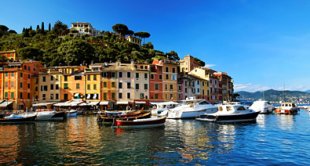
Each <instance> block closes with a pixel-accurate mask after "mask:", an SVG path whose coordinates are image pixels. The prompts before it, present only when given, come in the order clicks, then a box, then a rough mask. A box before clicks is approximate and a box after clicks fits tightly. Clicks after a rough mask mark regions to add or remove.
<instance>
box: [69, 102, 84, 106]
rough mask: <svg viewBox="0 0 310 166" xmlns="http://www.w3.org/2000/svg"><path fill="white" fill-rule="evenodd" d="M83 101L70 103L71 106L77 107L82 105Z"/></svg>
mask: <svg viewBox="0 0 310 166" xmlns="http://www.w3.org/2000/svg"><path fill="white" fill-rule="evenodd" d="M82 102H83V101H72V102H70V104H69V106H77V105H78V104H80V103H82Z"/></svg>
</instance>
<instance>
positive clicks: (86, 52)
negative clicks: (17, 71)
mask: <svg viewBox="0 0 310 166" xmlns="http://www.w3.org/2000/svg"><path fill="white" fill-rule="evenodd" d="M112 29H113V32H109V31H106V30H101V31H99V33H98V35H97V36H88V35H78V36H76V35H72V33H73V32H72V31H71V30H70V29H68V26H67V25H65V24H63V23H62V22H61V21H58V22H56V23H55V24H54V25H53V26H51V24H49V25H48V28H47V29H45V28H44V22H42V24H41V26H39V25H37V28H36V30H34V29H33V28H32V27H31V26H30V27H29V28H24V29H23V31H22V33H21V34H17V33H16V31H14V30H10V29H9V28H8V27H6V26H5V25H0V51H7V50H16V51H17V53H18V54H17V55H18V57H19V58H20V59H21V60H25V59H33V60H38V61H42V62H43V63H45V64H46V65H47V66H58V65H80V64H84V65H87V64H90V63H96V62H99V63H100V62H101V63H102V62H115V61H117V60H120V61H121V62H124V63H129V62H130V61H131V60H134V61H135V62H137V63H144V62H147V63H150V62H151V61H152V59H154V58H156V59H169V60H175V61H178V60H179V59H180V58H179V56H178V54H177V53H176V52H175V51H170V52H167V53H164V52H163V51H160V50H156V49H154V46H153V44H152V43H151V42H148V43H145V44H142V45H138V44H135V43H131V42H129V41H127V40H126V37H128V36H131V37H136V38H140V39H145V38H148V37H150V34H149V33H148V32H134V31H132V30H130V29H129V28H128V27H127V26H126V25H124V24H115V25H114V26H113V27H112ZM143 41H144V40H143ZM1 61H5V60H3V59H2V60H1ZM198 61H199V62H200V63H201V65H202V66H204V62H203V61H201V60H199V59H198Z"/></svg>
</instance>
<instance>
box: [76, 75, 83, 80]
mask: <svg viewBox="0 0 310 166" xmlns="http://www.w3.org/2000/svg"><path fill="white" fill-rule="evenodd" d="M74 80H82V76H74Z"/></svg>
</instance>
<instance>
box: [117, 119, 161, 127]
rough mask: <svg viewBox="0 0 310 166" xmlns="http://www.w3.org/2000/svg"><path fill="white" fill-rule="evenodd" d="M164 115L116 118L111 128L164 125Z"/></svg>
mask: <svg viewBox="0 0 310 166" xmlns="http://www.w3.org/2000/svg"><path fill="white" fill-rule="evenodd" d="M165 122H166V117H151V118H143V119H130V120H127V119H116V120H115V123H114V124H113V125H112V127H113V128H152V127H160V126H164V125H165Z"/></svg>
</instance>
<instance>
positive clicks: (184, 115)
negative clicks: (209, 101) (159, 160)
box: [167, 109, 211, 119]
mask: <svg viewBox="0 0 310 166" xmlns="http://www.w3.org/2000/svg"><path fill="white" fill-rule="evenodd" d="M205 113H211V112H210V111H207V110H206V109H203V110H197V111H173V112H169V111H168V116H167V119H195V118H197V117H199V116H200V115H203V114H205Z"/></svg>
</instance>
